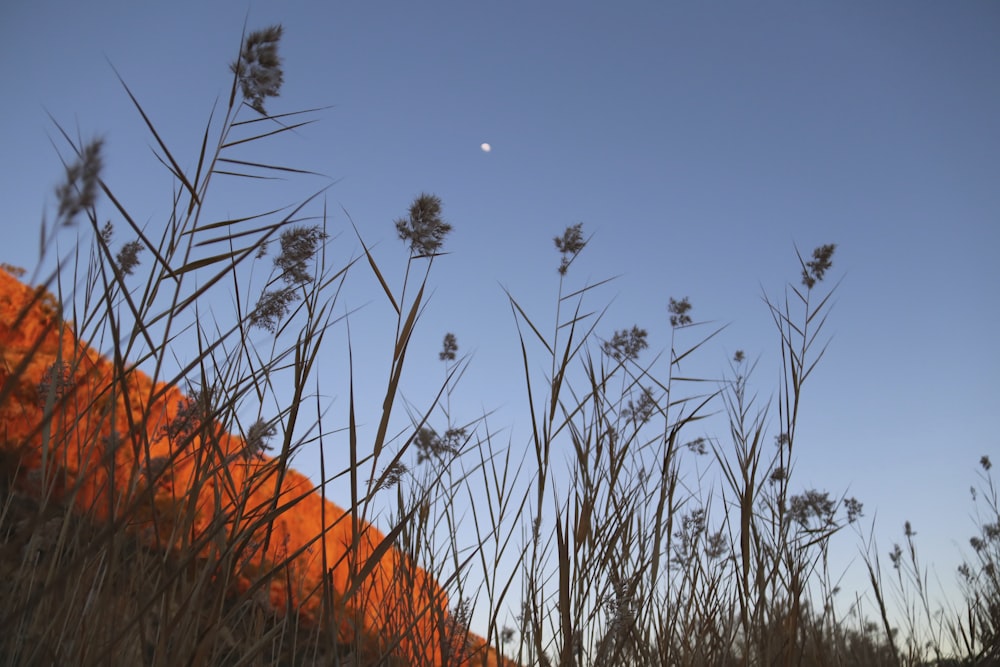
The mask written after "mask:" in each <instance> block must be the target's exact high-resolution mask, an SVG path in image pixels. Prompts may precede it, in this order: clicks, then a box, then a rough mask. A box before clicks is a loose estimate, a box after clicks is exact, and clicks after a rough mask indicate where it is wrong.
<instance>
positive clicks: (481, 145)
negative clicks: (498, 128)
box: [479, 142, 493, 153]
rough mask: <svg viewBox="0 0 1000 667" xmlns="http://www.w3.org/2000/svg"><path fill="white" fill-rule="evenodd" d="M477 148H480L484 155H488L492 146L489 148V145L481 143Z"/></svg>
mask: <svg viewBox="0 0 1000 667" xmlns="http://www.w3.org/2000/svg"><path fill="white" fill-rule="evenodd" d="M479 148H480V149H481V150H482V151H483V152H484V153H489V152H490V151H491V150H493V147H492V146H490V145H489V144H488V143H485V142H483V143H481V144H479Z"/></svg>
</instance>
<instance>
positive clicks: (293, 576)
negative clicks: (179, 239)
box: [0, 269, 503, 665]
mask: <svg viewBox="0 0 1000 667" xmlns="http://www.w3.org/2000/svg"><path fill="white" fill-rule="evenodd" d="M124 363H125V362H120V364H124ZM125 369H128V367H127V366H125ZM125 369H123V368H121V367H119V368H118V370H117V371H116V369H115V365H114V363H112V361H111V360H109V359H107V358H105V357H102V356H101V355H100V354H99V353H97V352H96V351H95V350H93V349H92V348H90V347H89V346H88V345H87V344H85V343H83V342H80V341H77V340H76V339H75V338H74V336H73V333H72V329H71V327H70V326H67V325H64V324H62V323H61V322H60V320H59V317H58V309H57V307H56V302H55V300H54V299H53V297H51V296H50V295H48V294H45V293H42V292H39V291H37V290H35V289H33V288H31V287H29V286H27V285H25V284H24V283H22V282H20V281H19V280H18V279H17V278H15V277H14V276H12V275H11V274H10V273H8V272H7V271H4V270H2V269H0V425H2V426H0V454H2V455H3V462H4V463H3V464H4V467H5V468H6V472H7V473H8V474H10V473H11V471H13V473H14V474H15V476H16V481H15V484H16V486H17V488H18V490H19V492H21V493H25V494H37V495H40V494H41V493H42V492H43V489H44V490H49V491H50V492H51V493H52V498H53V499H54V500H56V501H60V500H62V501H68V500H70V499H72V502H73V503H74V504H75V506H76V509H77V510H78V511H79V512H81V513H86V514H87V515H89V516H91V517H93V518H94V519H97V520H99V521H102V522H107V521H109V520H118V521H122V522H123V523H124V525H125V526H127V528H126V529H127V530H128V531H130V532H132V533H133V534H135V535H138V536H139V537H140V539H141V540H142V541H143V542H144V543H145V544H147V545H149V546H150V547H154V548H157V549H177V550H181V549H188V550H190V549H196V550H197V551H198V553H200V554H203V555H204V556H205V557H206V558H207V557H209V556H211V555H212V554H213V550H216V551H215V552H214V553H216V554H218V550H219V549H220V548H230V549H231V547H226V546H225V545H232V544H234V542H235V543H238V544H240V545H241V546H240V547H239V551H238V556H239V558H237V559H234V560H236V562H237V563H238V564H237V565H236V566H235V571H234V572H233V581H234V587H235V588H236V589H237V590H240V589H242V590H246V589H247V588H249V587H250V586H251V585H252V584H253V582H255V581H258V580H259V579H260V577H261V576H262V575H264V574H265V573H268V572H269V571H271V570H272V569H273V568H274V565H275V564H282V563H284V565H283V566H282V567H281V568H280V570H279V571H278V573H277V575H276V576H273V577H270V582H271V583H270V586H269V597H270V604H271V606H272V607H273V609H274V610H275V612H276V613H285V611H286V610H288V609H293V610H295V611H296V612H297V613H298V614H299V615H300V618H303V619H305V620H306V621H307V622H320V621H323V622H327V620H326V619H321V618H320V617H321V615H323V614H324V613H330V614H331V615H332V618H333V620H334V623H335V624H336V625H335V626H334V627H339V628H340V630H339V632H340V638H341V640H342V641H344V642H352V641H354V640H355V639H356V638H357V637H358V634H356V633H360V637H361V638H362V642H365V643H371V644H372V646H371V653H372V654H380V653H381V651H383V650H389V651H391V652H393V653H394V654H396V655H397V656H398V657H399V658H400V662H401V664H414V665H416V664H419V665H441V664H443V663H445V662H448V663H449V664H459V662H458V661H456V660H455V651H454V649H450V648H449V646H454V645H455V641H456V640H455V638H454V637H449V636H448V635H451V634H453V629H454V624H453V623H450V621H449V619H448V616H447V611H445V610H447V609H448V600H447V598H446V596H445V594H444V592H443V591H442V590H441V588H440V586H439V585H438V584H437V583H436V582H435V581H434V580H433V578H432V577H429V576H428V575H427V574H426V573H425V572H423V571H422V570H420V569H419V568H417V567H415V566H414V565H413V564H412V563H411V562H410V561H409V559H408V558H406V557H405V556H404V555H403V554H401V553H400V552H399V551H398V550H396V549H395V548H388V549H384V550H381V551H379V550H378V546H379V545H380V544H381V543H382V540H383V538H384V536H383V534H382V533H380V532H379V531H378V530H376V529H375V528H374V527H372V526H370V525H366V524H363V523H361V524H359V525H358V527H357V530H356V531H354V530H352V517H351V514H350V512H347V511H345V510H344V509H342V508H340V507H338V506H337V505H335V504H334V503H332V502H329V501H325V500H324V499H323V497H322V496H321V494H320V493H319V492H318V491H317V490H316V489H315V487H314V485H313V484H312V482H310V481H309V479H308V478H306V477H305V476H304V475H301V474H299V473H297V472H296V471H294V470H292V469H288V468H286V467H284V466H282V465H281V463H280V461H279V460H278V459H275V458H272V457H267V456H261V455H258V454H254V453H250V452H248V449H247V446H246V443H245V442H244V441H243V439H242V438H240V437H237V436H234V435H232V434H230V433H227V432H225V431H224V429H223V428H222V427H221V426H220V425H219V424H218V423H217V422H216V421H214V420H212V419H208V418H199V417H198V412H199V411H198V407H199V406H198V401H197V400H195V399H192V398H190V397H187V396H185V395H184V394H183V393H182V392H181V391H180V390H178V388H177V387H174V386H168V385H165V384H162V383H157V384H154V383H153V382H152V381H151V380H150V378H149V377H148V376H147V375H145V374H144V373H142V372H140V371H138V370H134V369H131V370H125ZM47 411H48V414H50V415H51V418H45V415H46V413H47ZM354 535H357V539H356V540H355V539H353V536H354ZM324 558H325V562H324ZM373 559H375V560H374V561H373ZM352 563H353V564H354V566H353V567H352ZM366 565H373V567H370V568H368V567H366ZM352 570H353V571H354V572H358V571H359V570H360V571H362V572H364V573H365V574H366V576H364V577H363V578H361V577H358V580H359V582H360V583H357V582H355V583H354V586H353V590H352V581H351V572H352ZM324 572H327V573H329V578H328V580H327V582H328V583H327V585H328V591H327V595H326V597H327V598H329V599H328V603H327V604H326V605H324V604H323V598H324V590H323V579H324V577H323V574H324ZM348 591H350V595H347V594H348ZM324 609H325V610H328V611H324ZM468 642H469V645H468V646H466V647H464V651H463V652H470V653H471V655H472V657H470V658H468V659H467V660H463V661H461V663H462V664H477V665H478V664H484V660H483V658H484V655H483V651H484V650H485V649H483V642H482V640H481V639H478V638H476V637H470V638H469V640H468ZM463 643H464V642H463ZM469 649H473V650H471V651H469ZM486 658H487V659H486V661H485V663H486V664H489V665H497V664H498V663H499V664H503V661H500V660H498V658H497V657H496V656H495V655H494V654H493V652H492V651H490V652H489V655H488V656H486Z"/></svg>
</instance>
